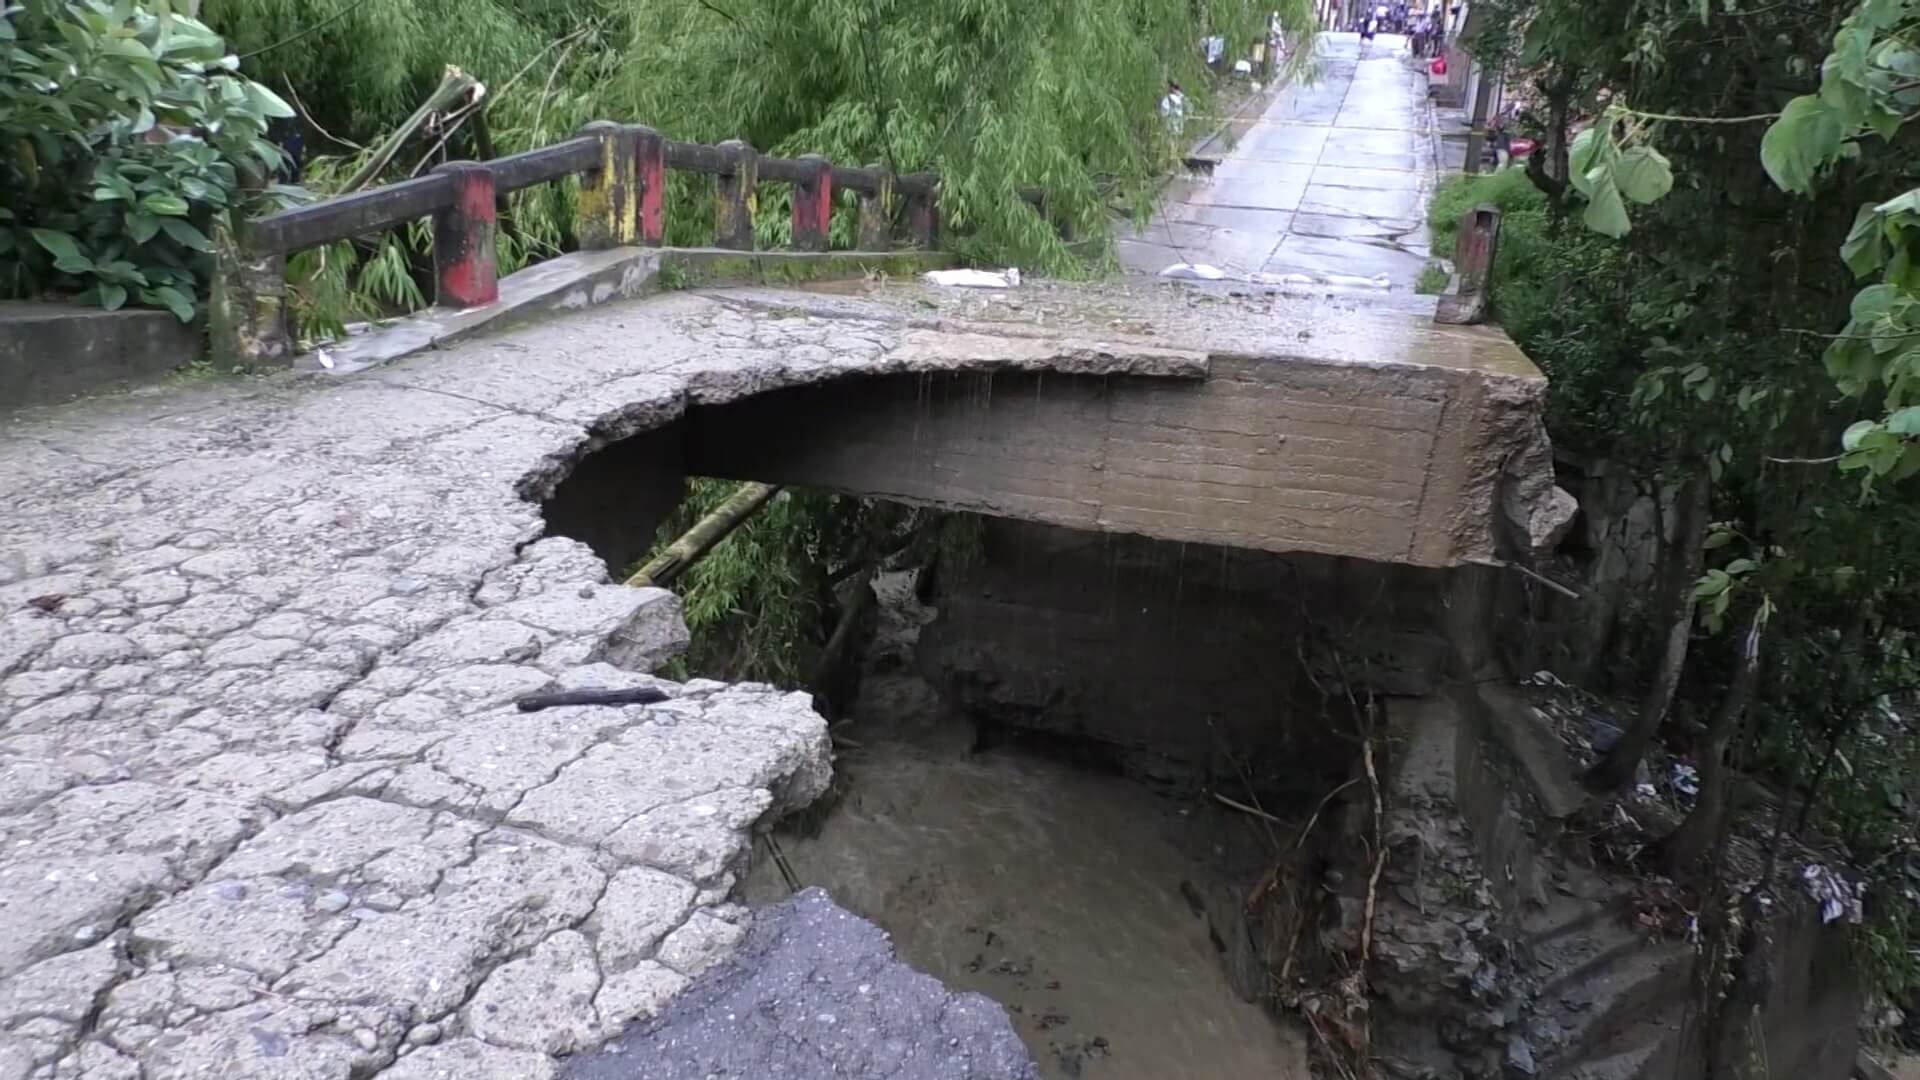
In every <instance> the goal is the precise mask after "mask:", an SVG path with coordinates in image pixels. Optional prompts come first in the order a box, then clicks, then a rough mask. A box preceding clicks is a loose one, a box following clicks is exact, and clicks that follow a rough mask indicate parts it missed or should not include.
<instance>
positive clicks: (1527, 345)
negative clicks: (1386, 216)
mask: <svg viewBox="0 0 1920 1080" xmlns="http://www.w3.org/2000/svg"><path fill="white" fill-rule="evenodd" d="M1482 205H1492V206H1494V207H1496V208H1498V209H1499V211H1500V215H1501V217H1500V249H1499V252H1498V254H1497V255H1496V258H1495V263H1494V273H1493V303H1494V311H1495V313H1496V315H1497V316H1498V318H1499V319H1500V322H1501V325H1503V326H1504V327H1505V328H1506V330H1507V333H1508V334H1510V335H1511V336H1512V337H1513V339H1514V341H1515V342H1517V343H1518V344H1519V345H1520V347H1521V348H1522V349H1524V350H1525V351H1526V352H1527V355H1528V356H1529V357H1531V358H1532V359H1533V362H1534V363H1535V364H1537V365H1538V366H1539V367H1540V369H1541V370H1542V371H1543V372H1545V373H1546V374H1547V376H1548V378H1549V379H1550V380H1551V382H1552V386H1553V394H1552V396H1551V397H1550V398H1549V399H1548V407H1549V414H1548V425H1549V428H1550V429H1551V430H1552V432H1553V434H1554V438H1555V439H1556V440H1557V441H1559V442H1561V443H1563V444H1568V445H1571V446H1572V447H1574V448H1576V449H1580V450H1583V451H1585V452H1589V453H1591V452H1597V451H1600V450H1602V449H1603V448H1604V447H1606V446H1608V445H1610V444H1611V443H1612V442H1614V441H1615V440H1617V439H1618V438H1619V437H1620V434H1621V432H1622V430H1623V428H1625V427H1626V426H1627V423H1628V421H1627V419H1626V417H1625V416H1624V412H1625V406H1626V401H1627V396H1628V392H1629V390H1630V388H1631V379H1630V376H1623V371H1624V370H1627V369H1628V365H1629V364H1630V362H1631V361H1630V358H1631V356H1632V355H1633V351H1634V350H1635V349H1636V348H1637V343H1636V342H1635V341H1633V340H1631V339H1630V337H1629V332H1630V328H1629V326H1628V323H1627V315H1628V307H1629V304H1630V297H1631V290H1630V289H1629V287H1628V282H1627V279H1626V276H1625V261H1626V260H1625V255H1624V252H1623V251H1622V250H1621V248H1620V247H1619V245H1617V244H1615V243H1613V242H1612V241H1610V240H1607V239H1604V238H1602V237H1597V236H1594V235H1591V234H1589V233H1586V232H1583V231H1581V230H1578V229H1568V228H1564V227H1561V226H1560V224H1559V223H1557V222H1556V220H1555V218H1554V216H1553V213H1552V209H1551V207H1550V205H1549V203H1548V200H1547V197H1546V196H1545V195H1544V194H1542V193H1541V192H1540V190H1539V189H1538V188H1536V187H1534V186H1533V183H1532V182H1531V181H1529V180H1528V179H1527V176H1526V174H1525V173H1524V172H1522V171H1521V170H1519V169H1511V168H1510V169H1501V170H1499V171H1497V172H1494V173H1491V174H1488V175H1485V176H1452V177H1448V178H1447V179H1445V180H1443V181H1441V183H1440V186H1439V187H1438V188H1437V189H1436V190H1435V192H1434V194H1433V199H1432V201H1431V202H1430V204H1429V206H1428V215H1427V229H1428V232H1429V233H1430V234H1431V236H1432V238H1433V250H1434V251H1436V252H1444V251H1451V250H1452V249H1453V246H1454V243H1455V242H1456V240H1457V239H1458V236H1459V231H1460V221H1461V219H1462V218H1464V217H1465V215H1466V214H1467V212H1468V211H1470V210H1471V209H1473V208H1474V207H1477V206H1482Z"/></svg>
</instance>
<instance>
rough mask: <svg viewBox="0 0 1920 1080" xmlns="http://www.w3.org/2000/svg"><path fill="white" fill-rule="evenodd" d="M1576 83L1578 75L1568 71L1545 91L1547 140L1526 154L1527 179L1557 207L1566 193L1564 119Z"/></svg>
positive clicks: (1569, 109) (1566, 167) (1565, 121)
mask: <svg viewBox="0 0 1920 1080" xmlns="http://www.w3.org/2000/svg"><path fill="white" fill-rule="evenodd" d="M1577 82H1578V75H1577V74H1576V73H1575V72H1572V71H1567V72H1563V73H1561V75H1560V77H1559V78H1558V79H1557V80H1556V81H1555V82H1554V84H1553V85H1552V86H1550V87H1548V88H1547V128H1548V130H1547V132H1546V136H1547V137H1546V138H1545V139H1544V140H1542V142H1543V143H1544V145H1542V146H1540V147H1539V148H1538V149H1536V150H1535V151H1534V152H1533V153H1532V154H1529V155H1527V179H1529V180H1531V181H1533V186H1534V187H1536V188H1539V189H1540V191H1541V192H1542V193H1544V194H1545V195H1546V196H1547V200H1548V201H1549V202H1551V203H1553V204H1554V205H1555V206H1556V207H1557V206H1559V205H1560V201H1561V199H1563V198H1565V197H1566V193H1567V174H1568V151H1567V120H1568V114H1569V112H1570V111H1571V105H1572V101H1573V88H1574V86H1575V84H1576V83H1577Z"/></svg>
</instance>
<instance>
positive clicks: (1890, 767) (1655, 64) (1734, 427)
mask: <svg viewBox="0 0 1920 1080" xmlns="http://www.w3.org/2000/svg"><path fill="white" fill-rule="evenodd" d="M1499 9H1500V10H1499V12H1498V14H1497V17H1495V18H1490V19H1489V20H1488V21H1489V23H1490V24H1492V25H1495V26H1498V27H1500V28H1501V30H1500V31H1499V32H1496V33H1490V34H1488V35H1486V36H1485V37H1483V38H1482V39H1481V40H1480V41H1479V42H1478V43H1477V48H1478V49H1480V50H1481V52H1482V53H1483V55H1485V56H1486V57H1488V58H1489V59H1492V60H1494V61H1496V62H1500V63H1504V64H1507V65H1509V66H1510V70H1511V71H1512V72H1513V73H1514V76H1513V78H1514V81H1516V82H1518V83H1520V84H1522V85H1524V86H1525V87H1527V89H1528V90H1529V91H1531V100H1532V104H1531V107H1530V110H1529V112H1528V114H1527V115H1526V116H1525V117H1524V119H1523V124H1524V126H1526V127H1527V128H1528V129H1529V131H1528V133H1529V134H1533V135H1535V136H1537V137H1538V139H1539V141H1540V144H1541V147H1542V152H1541V153H1539V154H1537V155H1535V156H1534V159H1533V160H1532V161H1531V162H1530V163H1529V164H1528V166H1527V169H1526V171H1524V172H1522V171H1520V170H1509V171H1507V172H1504V173H1502V174H1501V175H1498V176H1496V177H1492V178H1489V179H1486V180H1482V181H1477V182H1473V183H1472V185H1471V187H1470V188H1469V187H1467V186H1465V185H1464V184H1461V183H1456V185H1454V186H1453V187H1451V188H1450V189H1448V190H1444V191H1443V192H1442V193H1441V197H1440V198H1439V199H1438V200H1437V201H1436V203H1435V208H1434V218H1435V223H1436V226H1439V225H1443V224H1444V223H1445V222H1446V221H1449V220H1453V219H1457V216H1458V213H1459V211H1460V210H1461V209H1462V207H1463V206H1464V205H1465V203H1466V202H1468V201H1472V200H1477V199H1480V198H1491V199H1492V200H1494V201H1496V202H1498V203H1499V204H1500V205H1502V206H1503V208H1505V209H1506V210H1507V219H1506V220H1507V226H1508V230H1507V232H1506V234H1505V235H1504V236H1503V241H1502V242H1503V250H1502V251H1501V253H1500V264H1499V266H1498V268H1497V278H1498V280H1497V285H1496V304H1497V306H1498V308H1499V311H1500V314H1501V317H1502V320H1503V322H1504V323H1505V324H1506V325H1507V327H1508V328H1509V330H1510V331H1511V332H1512V333H1513V335H1514V337H1515V338H1516V340H1518V341H1519V342H1520V343H1521V344H1522V345H1523V347H1524V348H1526V349H1527V351H1528V352H1529V353H1530V354H1531V355H1532V356H1534V358H1535V359H1536V360H1537V361H1538V362H1539V363H1540V364H1541V366H1542V367H1543V368H1544V369H1545V370H1546V371H1547V372H1548V374H1549V375H1550V376H1551V377H1552V378H1553V380H1554V384H1555V400H1554V411H1553V416H1552V428H1553V431H1554V434H1555V437H1556V439H1557V440H1558V442H1559V443H1560V444H1561V445H1563V446H1566V447H1568V448H1570V449H1571V450H1573V451H1574V452H1575V453H1576V454H1577V455H1580V456H1586V457H1594V458H1598V457H1604V458H1607V459H1609V460H1611V461H1613V462H1615V463H1617V464H1619V465H1622V466H1624V467H1626V468H1627V469H1629V470H1631V472H1632V473H1633V474H1634V475H1636V476H1638V477H1639V478H1640V481H1641V483H1642V485H1643V486H1644V487H1645V488H1646V490H1648V491H1657V492H1660V493H1662V497H1663V498H1664V499H1665V500H1667V506H1668V507H1669V509H1668V520H1667V523H1668V524H1669V526H1670V530H1671V535H1672V538H1673V539H1672V541H1671V542H1669V543H1667V544H1665V545H1664V546H1663V549H1662V552H1661V555H1660V560H1661V563H1662V572H1661V573H1660V574H1659V575H1658V576H1657V577H1656V582H1658V583H1660V584H1659V585H1658V587H1657V589H1656V593H1655V595H1652V596H1649V597H1647V598H1645V601H1644V602H1643V603H1642V604H1641V606H1640V610H1639V611H1638V612H1637V615H1638V619H1637V623H1636V625H1635V628H1634V630H1633V632H1629V633H1627V634H1625V635H1623V636H1622V638H1621V639H1620V641H1619V645H1620V650H1619V651H1620V654H1621V656H1622V657H1623V658H1624V659H1625V661H1626V663H1625V664H1624V666H1623V673H1624V677H1623V678H1621V679H1620V680H1619V686H1618V689H1620V690H1622V691H1623V692H1637V693H1640V694H1641V697H1640V699H1639V700H1640V704H1639V712H1638V718H1637V721H1636V722H1635V723H1634V724H1633V725H1632V726H1631V727H1632V729H1631V730H1630V731H1629V732H1628V735H1627V737H1626V738H1623V739H1622V740H1621V742H1620V744H1618V745H1617V746H1616V747H1615V750H1614V752H1613V753H1612V754H1611V755H1609V756H1608V757H1607V758H1605V759H1603V760H1602V762H1601V764H1600V765H1599V766H1598V767H1597V768H1596V770H1595V772H1594V775H1593V776H1592V777H1590V780H1591V781H1592V782H1593V784H1594V785H1595V786H1597V787H1601V788H1611V787H1615V786H1619V785H1622V784H1624V783H1626V782H1628V781H1629V780H1630V779H1631V777H1632V775H1633V768H1634V766H1635V764H1637V762H1638V761H1639V759H1640V757H1641V755H1642V753H1643V752H1644V750H1645V749H1646V748H1647V746H1648V744H1649V743H1653V742H1656V741H1660V740H1664V741H1665V742H1666V743H1667V744H1668V745H1670V746H1672V747H1673V748H1675V749H1677V750H1680V751H1683V752H1687V753H1689V754H1691V755H1693V756H1694V757H1695V758H1697V759H1698V760H1699V762H1700V767H1701V776H1702V790H1701V793H1700V797H1699V800H1698V803H1697V805H1696V807H1695V809H1694V811H1693V812H1692V814H1691V815H1690V816H1689V818H1688V820H1687V821H1686V823H1685V824H1683V825H1682V826H1681V827H1680V828H1679V830H1677V831H1676V832H1675V833H1674V834H1673V835H1671V836H1669V837H1666V838H1664V840H1663V841H1662V843H1660V844H1659V845H1657V846H1656V852H1657V854H1659V855H1660V856H1662V857H1663V859H1664V865H1665V867H1666V868H1667V869H1669V870H1670V871H1671V872H1673V873H1674V874H1676V875H1678V876H1681V877H1683V878H1685V879H1687V880H1693V881H1699V882H1701V883H1702V884H1703V887H1704V888H1705V890H1706V896H1707V897H1708V899H1709V900H1710V901H1713V902H1714V903H1716V904H1719V905H1722V906H1723V907H1724V908H1725V909H1727V910H1728V911H1729V912H1732V910H1733V909H1734V908H1735V907H1736V905H1735V902H1734V898H1736V897H1739V896H1740V895H1741V894H1742V891H1743V887H1744V886H1745V885H1746V884H1748V883H1750V882H1751V881H1752V874H1751V872H1750V871H1747V870H1741V869H1737V868H1735V867H1732V866H1730V865H1729V864H1727V863H1726V862H1725V861H1724V858H1723V856H1724V854H1725V851H1726V848H1727V836H1728V834H1729V831H1730V830H1732V829H1735V828H1736V827H1737V824H1736V822H1734V821H1733V820H1731V819H1732V818H1733V817H1735V815H1734V814H1732V813H1730V812H1729V811H1728V807H1729V806H1730V805H1731V803H1732V801H1733V799H1732V796H1731V794H1730V791H1731V788H1732V785H1733V782H1734V781H1733V773H1734V770H1735V768H1736V767H1737V768H1740V769H1744V770H1746V771H1747V772H1748V773H1749V774H1750V775H1752V776H1755V777H1757V778H1759V779H1761V780H1762V781H1764V782H1765V783H1766V784H1767V786H1768V787H1769V788H1771V789H1772V790H1773V791H1775V792H1776V793H1777V805H1778V810H1777V812H1776V813H1774V814H1772V815H1770V816H1769V818H1768V820H1766V821H1764V822H1762V823H1760V825H1761V826H1762V827H1764V829H1765V830H1767V831H1768V832H1769V833H1770V835H1771V837H1772V840H1773V843H1772V844H1771V845H1770V850H1772V851H1774V852H1778V851H1779V850H1780V842H1781V841H1782V840H1783V839H1785V838H1786V837H1787V836H1788V834H1795V835H1797V836H1798V837H1800V838H1802V839H1804V840H1805V841H1807V842H1809V843H1813V844H1816V845H1819V844H1824V843H1838V844H1840V845H1843V846H1844V848H1845V853H1846V854H1848V855H1850V856H1851V858H1852V860H1853V862H1854V864H1855V866H1856V867H1858V868H1859V869H1860V872H1862V873H1863V874H1865V875H1866V877H1867V879H1868V881H1869V883H1870V885H1871V888H1870V890H1869V893H1868V905H1867V907H1868V913H1869V927H1868V928H1867V929H1866V931H1865V932H1864V933H1863V934H1862V935H1861V940H1862V943H1863V945H1864V947H1865V953H1866V955H1867V957H1868V958H1869V960H1870V961H1871V962H1872V965H1873V970H1874V973H1875V975H1876V976H1877V981H1878V983H1879V985H1880V986H1881V988H1882V989H1884V990H1886V991H1887V992H1889V993H1890V994H1892V995H1894V996H1895V998H1896V999H1897V1000H1900V1001H1902V1002H1903V1003H1905V1004H1909V1005H1911V1004H1914V997H1913V995H1914V994H1915V992H1916V991H1917V990H1920V968H1916V965H1915V961H1914V954H1913V952H1912V949H1913V946H1914V945H1915V944H1916V942H1914V940H1913V939H1912V938H1911V937H1910V936H1909V933H1908V931H1907V929H1906V928H1907V927H1908V926H1910V925H1912V924H1913V918H1914V917H1913V897H1914V895H1915V893H1914V889H1915V886H1916V885H1917V884H1920V879H1917V878H1916V874H1917V873H1920V869H1917V868H1916V867H1915V865H1914V863H1913V860H1912V857H1911V856H1912V851H1913V839H1914V832H1913V819H1912V815H1911V809H1910V795H1911V792H1910V791H1909V784H1910V781H1909V776H1910V775H1911V769H1912V766H1913V765H1914V764H1915V756H1916V740H1915V737H1914V732H1913V731H1912V727H1911V721H1910V719H1909V717H1910V716H1911V715H1912V708H1911V706H1912V704H1913V691H1914V688H1915V674H1916V672H1915V666H1914V661H1915V657H1914V651H1913V632H1914V629H1915V618H1916V614H1920V605H1917V604H1916V601H1920V596H1916V595H1915V584H1916V580H1915V569H1916V565H1917V560H1920V546H1916V539H1920V532H1917V531H1916V528H1915V526H1916V524H1920V521H1916V516H1915V509H1916V506H1917V505H1920V502H1917V501H1916V494H1917V493H1916V491H1915V489H1914V488H1913V487H1912V482H1911V481H1910V480H1908V479H1907V478H1908V477H1909V476H1910V475H1911V474H1912V473H1913V472H1914V471H1916V468H1920V461H1916V460H1915V456H1916V444H1915V441H1914V436H1915V434H1916V433H1917V432H1920V423H1916V418H1920V412H1915V411H1911V410H1910V409H1909V408H1908V405H1907V402H1908V401H1909V400H1911V394H1912V390H1911V389H1910V373H1909V371H1908V365H1909V364H1911V363H1914V362H1916V361H1920V352H1916V345H1917V344H1920V337H1916V335H1915V333H1914V329H1913V327H1914V324H1915V322H1916V321H1917V320H1916V314H1915V313H1916V310H1917V309H1916V305H1915V303H1914V301H1915V296H1914V292H1913V290H1914V289H1915V287H1916V285H1917V284H1920V278H1917V277H1916V270H1915V266H1916V263H1915V261H1914V259H1913V255H1914V247H1913V243H1914V238H1915V235H1916V231H1915V229H1914V225H1915V224H1916V223H1920V217H1916V216H1915V213H1914V211H1915V207H1916V203H1915V199H1916V195H1914V194H1912V193H1910V189H1912V188H1913V187H1914V184H1915V183H1916V180H1920V172H1916V169H1915V165H1914V162H1915V161H1917V160H1920V157H1916V155H1915V153H1914V151H1915V148H1916V143H1915V136H1914V133H1913V132H1912V131H1911V130H1910V129H1909V128H1908V127H1907V126H1905V124H1904V121H1905V120H1906V119H1907V118H1908V117H1909V116H1911V115H1913V114H1914V113H1915V112H1916V111H1920V81H1917V80H1916V78H1915V76H1916V75H1920V51H1916V50H1915V48H1914V44H1913V42H1914V40H1915V31H1916V30H1920V11H1916V10H1915V9H1914V8H1913V7H1911V6H1909V5H1906V4H1902V3H1898V2H1883V0H1868V2H1867V3H1864V4H1861V5H1858V6H1856V5H1855V4H1853V3H1851V2H1836V0H1823V2H1816V3H1811V4H1777V3H1750V2H1747V0H1731V2H1729V3H1724V4H1711V5H1707V4H1697V3H1695V2H1693V0H1684V2H1680V0H1675V2H1667V0H1599V2H1589V0H1580V2H1574V0H1499ZM1582 129H1584V130H1582ZM1862 285H1866V286H1867V287H1866V288H1865V289H1864V291H1863V290H1862V288H1861V286H1862ZM1695 506H1699V507H1702V508H1704V509H1705V512H1704V513H1702V512H1698V511H1696V510H1695V509H1693V508H1694V507H1695ZM1747 824H1748V825H1749V826H1752V825H1753V824H1754V823H1752V822H1749V823H1747ZM1783 869H1785V868H1783ZM1736 878H1738V879H1741V880H1734V879H1736ZM1716 897H1717V898H1718V900H1715V899H1714V898H1716ZM1748 902H1751V900H1750V899H1749V901H1748ZM1738 922H1739V919H1738V917H1737V914H1729V915H1728V916H1727V917H1726V918H1722V917H1720V909H1719V908H1710V909H1706V910H1703V914H1702V925H1703V927H1704V928H1705V929H1706V930H1707V932H1708V933H1709V935H1716V934H1717V935H1718V940H1717V941H1716V944H1715V949H1716V950H1717V951H1716V953H1715V956H1716V958H1717V959H1716V962H1717V963H1722V964H1724V965H1728V967H1727V968H1725V970H1731V966H1732V965H1737V964H1738V962H1739V956H1738V952H1739V950H1738V948H1737V941H1736V940H1735V938H1736V937H1737V935H1736V934H1735V932H1734V929H1733V928H1734V927H1736V926H1737V925H1738Z"/></svg>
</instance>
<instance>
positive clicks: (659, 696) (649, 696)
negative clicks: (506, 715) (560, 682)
mask: <svg viewBox="0 0 1920 1080" xmlns="http://www.w3.org/2000/svg"><path fill="white" fill-rule="evenodd" d="M668 696H669V695H668V694H667V693H666V692H665V691H661V690H656V689H654V688H653V687H651V686H634V687H629V688H627V689H624V690H556V691H554V692H552V693H546V694H528V695H527V696H526V697H523V698H517V699H515V701H514V704H515V705H517V706H519V708H520V711H521V712H539V711H540V710H541V709H553V708H558V707H560V706H562V705H651V704H653V703H654V702H656V701H665V700H667V698H668Z"/></svg>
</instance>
